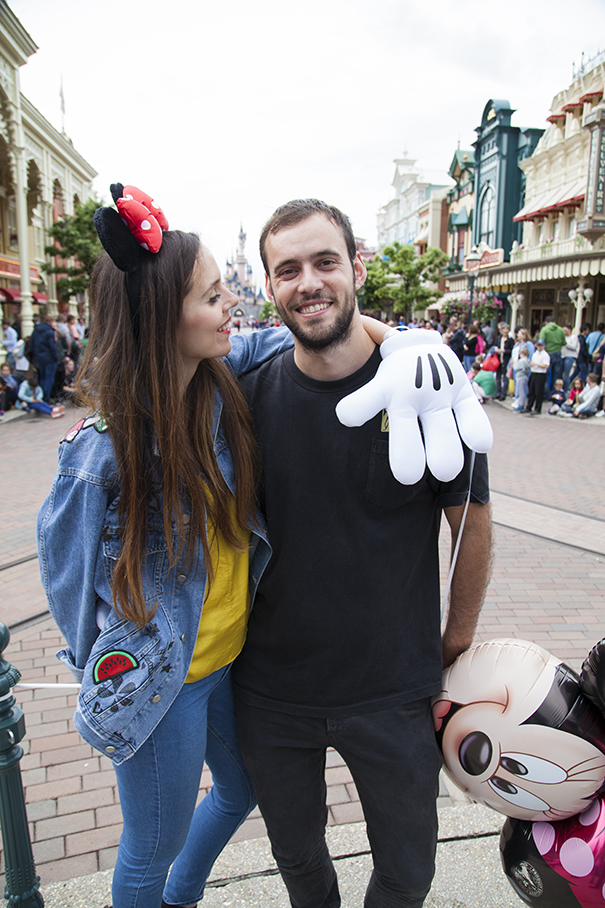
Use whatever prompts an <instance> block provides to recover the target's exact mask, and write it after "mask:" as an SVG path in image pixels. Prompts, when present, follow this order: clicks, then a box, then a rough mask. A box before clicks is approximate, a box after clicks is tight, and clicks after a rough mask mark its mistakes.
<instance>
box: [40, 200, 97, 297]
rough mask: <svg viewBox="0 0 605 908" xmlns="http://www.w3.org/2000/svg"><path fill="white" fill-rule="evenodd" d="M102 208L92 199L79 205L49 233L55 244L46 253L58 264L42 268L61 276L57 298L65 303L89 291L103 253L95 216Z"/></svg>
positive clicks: (46, 249) (53, 226) (47, 248)
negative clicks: (94, 270)
mask: <svg viewBox="0 0 605 908" xmlns="http://www.w3.org/2000/svg"><path fill="white" fill-rule="evenodd" d="M100 205H101V202H100V201H99V200H98V199H96V198H91V199H88V200H87V201H86V202H83V203H82V204H80V205H78V207H77V208H76V210H75V212H74V214H73V215H66V216H65V217H64V218H62V219H61V220H60V221H55V223H54V224H53V225H52V227H51V228H50V230H49V235H50V237H51V238H52V239H53V240H54V244H53V245H52V246H45V248H44V251H45V252H46V254H47V255H50V256H52V257H53V259H54V264H52V265H49V264H45V265H42V270H43V271H45V272H46V273H47V274H56V275H59V277H58V280H57V296H58V298H59V300H60V301H61V302H67V301H68V300H69V298H70V297H71V296H75V295H76V294H77V293H84V292H85V291H86V290H87V289H88V285H89V284H90V276H91V274H92V269H93V268H94V266H95V263H96V261H97V259H98V258H99V256H100V255H101V253H102V252H103V247H102V246H101V243H100V242H99V238H98V236H97V231H96V230H95V226H94V222H93V215H94V213H95V211H96V209H97V208H98V207H99V206H100ZM70 259H71V260H72V261H73V264H71V265H70V264H69V260H70Z"/></svg>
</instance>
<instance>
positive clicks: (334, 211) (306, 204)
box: [259, 199, 357, 274]
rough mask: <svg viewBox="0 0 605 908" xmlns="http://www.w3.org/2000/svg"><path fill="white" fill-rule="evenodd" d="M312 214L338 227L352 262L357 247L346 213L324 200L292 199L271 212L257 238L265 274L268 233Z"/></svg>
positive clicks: (304, 219)
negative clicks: (319, 215)
mask: <svg viewBox="0 0 605 908" xmlns="http://www.w3.org/2000/svg"><path fill="white" fill-rule="evenodd" d="M314 214H323V215H325V217H327V218H328V220H329V221H332V222H333V223H334V224H336V226H337V227H340V229H341V230H342V235H343V237H344V241H345V243H346V246H347V252H348V254H349V258H350V259H351V264H353V262H354V261H355V256H356V255H357V247H356V245H355V236H354V234H353V228H352V227H351V222H350V220H349V219H348V217H347V216H346V214H343V213H342V211H340V209H339V208H335V207H334V205H328V204H327V203H326V202H321V201H320V200H319V199H293V200H292V201H291V202H286V204H285V205H280V207H279V208H277V209H276V210H275V211H274V212H273V214H272V215H271V217H270V218H269V220H268V221H267V223H266V224H265V226H264V227H263V229H262V231H261V235H260V240H259V246H260V257H261V259H262V260H263V265H264V266H265V271H266V272H267V274H269V268H268V267H267V259H266V258H265V243H266V242H267V237H268V236H269V234H271V233H277V232H278V231H279V230H281V229H282V228H283V227H292V226H293V225H294V224H299V223H300V222H301V221H306V220H307V218H310V217H311V216H312V215H314Z"/></svg>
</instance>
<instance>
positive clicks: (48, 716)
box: [0, 404, 605, 883]
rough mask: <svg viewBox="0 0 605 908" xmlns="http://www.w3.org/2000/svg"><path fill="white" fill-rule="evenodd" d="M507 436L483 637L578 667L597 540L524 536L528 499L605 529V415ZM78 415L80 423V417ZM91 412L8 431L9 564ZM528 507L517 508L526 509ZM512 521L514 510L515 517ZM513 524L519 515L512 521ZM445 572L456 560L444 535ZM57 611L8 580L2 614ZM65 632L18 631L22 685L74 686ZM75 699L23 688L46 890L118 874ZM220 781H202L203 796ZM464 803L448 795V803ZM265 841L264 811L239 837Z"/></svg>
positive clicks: (116, 823) (22, 572) (0, 447)
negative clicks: (66, 663) (604, 461)
mask: <svg viewBox="0 0 605 908" xmlns="http://www.w3.org/2000/svg"><path fill="white" fill-rule="evenodd" d="M487 406H488V408H489V409H488V412H489V415H490V418H491V419H492V422H493V425H494V429H495V436H496V441H495V446H494V450H493V453H492V455H491V456H490V463H491V473H492V485H493V487H494V489H496V490H498V491H499V492H501V493H504V494H505V495H507V496H510V495H514V496H517V497H518V525H517V526H515V527H513V528H511V527H509V526H506V527H502V526H497V527H496V529H495V561H494V573H493V578H492V582H491V584H490V587H489V590H488V594H487V599H486V603H485V607H484V609H483V612H482V616H481V620H480V624H479V628H478V631H477V640H478V641H480V640H486V639H492V638H494V637H500V636H514V637H521V638H526V639H531V640H534V641H536V642H537V643H540V644H542V645H543V646H545V647H546V648H547V649H549V650H551V651H552V652H553V653H555V654H556V655H557V656H559V657H561V658H564V659H566V660H567V661H568V662H569V663H570V664H571V665H572V666H574V667H576V668H577V667H579V665H580V663H581V661H582V659H583V658H584V656H585V655H586V652H587V651H588V650H589V649H590V647H591V646H592V644H593V643H594V642H596V641H597V640H599V639H600V638H601V637H602V636H603V635H604V631H603V625H604V619H605V608H604V600H603V590H604V589H605V557H604V556H603V555H599V554H595V553H592V552H591V551H590V539H589V538H588V539H578V538H573V539H570V540H569V542H571V543H572V544H573V545H574V546H580V547H584V548H585V549H587V551H582V550H581V549H578V548H573V547H571V546H570V545H565V544H564V543H563V542H552V541H549V540H545V539H541V538H539V536H536V535H529V534H527V533H526V532H523V529H524V509H525V517H526V519H527V515H528V513H529V508H528V506H527V505H526V504H525V502H524V499H525V500H526V501H527V502H537V503H539V504H543V505H549V506H550V507H551V508H552V509H554V510H553V512H552V515H551V520H550V523H551V524H552V526H553V527H555V530H556V532H557V533H558V537H557V538H559V539H560V540H563V541H564V540H565V539H566V534H567V529H568V527H569V516H568V514H567V512H569V511H572V512H575V513H580V514H583V515H586V516H589V517H591V518H592V519H593V521H603V520H604V515H605V512H604V510H603V497H604V494H605V492H604V490H603V488H602V485H601V480H600V469H599V468H600V464H601V443H602V441H605V436H604V435H603V434H602V429H603V428H604V426H603V423H605V420H602V421H601V420H599V421H598V422H595V421H591V420H587V421H585V422H582V423H579V422H576V421H575V420H563V419H556V418H550V417H546V416H544V417H541V418H539V419H538V418H536V419H534V418H528V417H521V416H517V415H515V414H513V413H512V412H511V411H510V410H508V409H506V408H505V407H501V406H498V405H497V404H488V405H487ZM70 416H71V418H70ZM77 417H78V413H75V412H72V414H70V415H68V417H67V418H65V419H62V420H50V419H49V420H45V419H36V420H24V419H19V420H15V421H14V422H10V423H7V424H2V425H0V456H1V458H2V463H3V464H4V465H7V464H8V465H10V470H9V471H8V472H7V471H5V477H6V478H7V481H5V483H4V488H3V524H4V527H3V528H4V533H3V535H2V540H0V565H2V564H7V563H11V562H13V561H15V560H17V559H19V558H23V557H27V556H28V555H31V554H33V553H34V551H35V530H34V525H35V517H36V514H37V511H38V508H39V506H40V503H41V501H42V499H43V497H44V495H45V494H46V492H47V490H48V488H49V486H50V483H51V481H52V476H53V474H54V470H55V464H56V443H57V441H58V440H59V438H60V437H62V435H63V434H64V432H65V431H66V429H67V428H68V427H69V425H70V424H71V423H72V422H75V420H76V418H77ZM514 513H515V512H514V511H513V514H514ZM509 516H510V515H509ZM507 521H508V522H509V523H510V522H511V521H510V519H509V518H507ZM441 555H442V574H443V575H445V573H446V569H447V560H448V557H449V541H448V538H447V533H445V532H444V534H443V536H442V543H441ZM44 608H45V602H44V596H43V592H42V587H41V585H40V580H39V576H38V566H37V562H36V561H30V562H27V563H25V564H23V565H19V566H16V567H13V568H10V569H9V570H5V571H0V617H1V618H2V620H4V621H5V623H7V624H9V625H15V624H16V623H17V622H20V621H22V620H23V619H24V618H26V617H27V616H28V615H33V614H38V613H40V612H42V611H43V609H44ZM61 645H62V642H61V637H60V634H59V632H58V631H57V629H56V628H55V627H54V624H53V623H52V621H51V620H50V619H49V618H46V619H45V620H43V621H41V622H40V623H37V624H34V625H32V626H29V627H23V628H21V629H17V630H15V631H14V632H13V634H12V637H11V643H10V646H9V649H8V651H7V655H8V657H9V658H10V660H11V661H12V662H13V663H14V664H15V665H17V667H18V668H19V669H20V670H21V672H22V676H23V681H29V680H32V681H33V680H36V681H44V682H46V683H52V682H62V683H70V682H71V681H72V678H71V676H70V674H69V672H68V671H67V670H66V669H63V667H62V666H61V664H60V663H59V662H58V661H57V660H56V658H55V651H56V650H57V649H58V648H60V646H61ZM75 696H76V695H75V692H73V691H69V690H65V689H55V690H52V689H51V690H36V691H31V690H24V689H17V699H18V701H19V702H20V703H21V705H22V707H23V709H24V710H25V714H26V722H27V740H26V741H25V750H26V756H25V757H24V758H23V761H22V767H23V779H24V785H25V792H26V799H27V803H28V816H29V820H30V826H31V831H32V841H33V842H34V854H35V858H36V861H37V865H38V871H39V873H40V875H41V877H42V880H43V882H44V883H50V882H53V881H55V880H62V879H68V878H71V877H76V876H80V875H83V874H86V873H90V872H93V871H96V870H102V869H106V868H109V867H112V866H113V863H114V860H115V853H116V847H117V842H118V837H119V832H120V812H119V804H118V800H117V793H116V786H115V779H114V775H113V771H112V769H111V764H110V761H109V760H107V759H106V758H105V757H102V756H100V755H99V754H98V753H97V752H95V751H93V750H92V749H91V748H90V747H89V746H88V745H86V744H83V743H82V741H81V739H80V738H79V736H78V735H77V733H76V732H75V731H74V729H73V724H72V720H71V716H72V713H73V706H74V702H75ZM328 757H329V759H328V768H327V770H326V776H327V781H328V801H329V805H330V823H331V824H332V825H338V824H344V823H349V822H354V821H357V820H360V819H362V813H361V807H360V804H359V800H358V797H357V793H356V791H355V787H354V785H353V783H352V781H351V777H350V774H349V772H348V770H347V768H346V767H345V766H344V765H343V763H342V760H341V758H340V757H339V755H338V754H336V753H333V752H332V753H330V754H329V755H328ZM209 785H210V776H209V773H207V771H205V772H204V775H203V777H202V784H201V788H200V797H203V795H204V794H205V792H206V790H207V788H208V786H209ZM460 799H463V796H462V795H460V794H458V793H457V792H456V791H455V790H452V791H449V792H448V790H446V789H445V788H444V787H443V788H442V800H443V801H444V802H448V801H449V802H450V803H453V802H456V801H457V800H460ZM263 834H264V824H263V821H262V819H261V818H260V816H259V815H258V813H257V812H255V813H254V814H253V815H252V816H251V817H250V818H249V819H248V820H247V821H246V823H245V824H244V825H243V826H242V828H241V829H240V830H239V832H238V835H237V838H239V839H244V838H254V837H257V836H260V835H263Z"/></svg>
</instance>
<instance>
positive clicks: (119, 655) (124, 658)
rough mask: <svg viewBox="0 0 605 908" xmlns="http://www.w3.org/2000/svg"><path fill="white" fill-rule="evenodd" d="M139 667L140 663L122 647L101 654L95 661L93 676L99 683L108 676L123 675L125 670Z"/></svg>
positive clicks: (96, 682)
mask: <svg viewBox="0 0 605 908" xmlns="http://www.w3.org/2000/svg"><path fill="white" fill-rule="evenodd" d="M138 667H139V663H138V662H137V660H136V659H135V657H134V656H133V655H132V654H131V653H127V652H125V651H124V650H121V649H113V650H111V651H110V652H108V653H103V655H102V656H99V658H98V659H97V661H96V662H95V667H94V669H93V672H92V677H93V680H94V682H95V684H99V683H100V682H101V681H106V680H107V678H113V677H115V675H123V674H124V672H130V671H132V669H133V668H138Z"/></svg>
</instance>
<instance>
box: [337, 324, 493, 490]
mask: <svg viewBox="0 0 605 908" xmlns="http://www.w3.org/2000/svg"><path fill="white" fill-rule="evenodd" d="M380 353H381V355H382V359H383V361H382V362H381V364H380V366H379V367H378V371H377V373H376V375H375V376H374V378H373V379H372V380H371V381H369V382H368V384H367V385H364V386H363V387H362V388H359V389H358V390H357V391H354V392H353V393H352V394H349V395H348V396H347V397H343V399H342V400H341V401H339V403H338V404H337V406H336V415H337V416H338V419H339V420H340V422H341V423H343V425H345V426H362V425H363V424H364V423H365V422H367V421H368V419H371V418H372V417H373V416H375V415H376V414H377V413H378V412H380V410H383V409H384V410H386V411H387V413H388V415H389V463H390V465H391V470H392V471H393V475H394V476H395V478H396V479H398V480H399V482H401V483H404V484H405V485H411V484H413V483H415V482H418V481H419V480H420V479H422V476H423V474H424V470H425V466H428V468H429V470H430V471H431V473H432V474H433V476H434V477H435V478H436V479H438V480H440V481H441V482H449V481H450V480H451V479H454V477H455V476H457V475H458V473H460V471H461V470H462V467H463V465H464V451H463V448H462V444H461V442H460V438H462V440H463V441H464V443H465V444H466V445H467V447H468V448H470V449H471V450H473V451H477V452H478V453H482V454H483V453H486V452H487V451H489V450H490V448H491V446H492V442H493V440H494V436H493V432H492V427H491V425H490V422H489V419H488V418H487V416H486V414H485V411H484V410H483V407H482V406H481V404H480V403H479V401H478V400H477V398H476V396H475V394H474V392H473V389H472V388H471V383H470V381H469V380H468V378H467V376H466V374H465V372H464V369H463V368H462V363H461V362H460V360H459V359H458V357H457V356H456V354H455V353H454V351H453V350H451V349H450V347H448V346H447V345H446V344H444V343H443V342H442V340H441V335H440V334H438V333H437V332H436V331H426V330H424V329H422V328H418V329H415V330H409V331H398V332H397V333H396V334H394V335H392V336H391V337H388V338H387V340H385V341H384V343H383V344H382V345H381V347H380ZM454 413H455V414H456V419H454ZM418 419H420V422H421V423H422V429H423V433H424V444H423V441H422V434H421V432H420V427H419V425H418ZM458 433H460V434H458ZM425 448H426V452H425Z"/></svg>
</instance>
